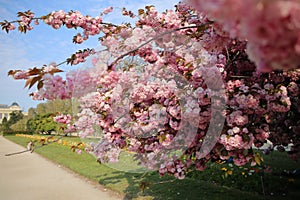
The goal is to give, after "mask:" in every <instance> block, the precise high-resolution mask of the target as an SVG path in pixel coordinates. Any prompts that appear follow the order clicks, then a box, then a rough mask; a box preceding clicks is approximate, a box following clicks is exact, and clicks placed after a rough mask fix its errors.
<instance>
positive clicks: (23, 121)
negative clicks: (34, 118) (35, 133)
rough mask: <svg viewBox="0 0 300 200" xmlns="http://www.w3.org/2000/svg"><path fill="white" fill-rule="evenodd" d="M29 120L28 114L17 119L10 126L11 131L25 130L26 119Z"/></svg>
mask: <svg viewBox="0 0 300 200" xmlns="http://www.w3.org/2000/svg"><path fill="white" fill-rule="evenodd" d="M28 120H29V117H28V116H24V117H23V118H22V119H21V120H19V121H17V122H16V123H15V124H12V125H11V126H10V128H11V129H12V130H13V131H16V132H17V131H20V132H23V131H27V121H28Z"/></svg>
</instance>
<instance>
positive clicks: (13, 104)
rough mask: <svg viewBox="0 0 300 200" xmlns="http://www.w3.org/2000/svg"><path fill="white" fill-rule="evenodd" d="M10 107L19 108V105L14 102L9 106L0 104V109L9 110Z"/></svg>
mask: <svg viewBox="0 0 300 200" xmlns="http://www.w3.org/2000/svg"><path fill="white" fill-rule="evenodd" d="M12 106H17V107H20V106H19V104H18V103H16V102H13V103H12V104H11V106H8V105H6V104H0V108H10V107H12Z"/></svg>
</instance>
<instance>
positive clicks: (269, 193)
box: [6, 136, 300, 200]
mask: <svg viewBox="0 0 300 200" xmlns="http://www.w3.org/2000/svg"><path fill="white" fill-rule="evenodd" d="M6 138H7V139H9V140H11V141H13V142H15V143H18V144H20V145H22V146H26V144H27V143H28V141H29V139H27V138H22V137H16V136H6ZM67 140H69V141H71V140H72V141H80V139H78V138H72V139H70V138H67ZM36 152H37V153H39V154H41V155H42V156H44V157H46V158H48V159H50V160H53V161H54V162H56V163H58V164H60V165H63V166H65V167H67V168H69V169H71V170H72V171H74V172H76V173H78V174H80V175H82V176H84V177H87V178H88V179H90V180H93V181H95V182H98V183H100V184H101V185H103V186H105V187H107V188H109V189H111V190H113V191H115V192H117V193H119V194H121V195H123V196H124V199H137V200H144V199H145V200H146V199H147V200H148V199H149V200H150V199H155V200H160V199H162V200H167V199H170V200H171V199H180V200H181V199H188V200H190V199H191V200H193V199H195V200H196V199H197V200H201V199H205V200H206V199H211V200H219V199H222V200H223V199H225V200H226V199H230V200H231V199H232V200H235V199H243V200H247V199H248V200H252V199H255V200H260V199H274V200H279V199H300V194H299V191H298V190H299V188H300V183H299V175H298V177H296V176H288V175H287V174H286V173H283V172H284V170H289V171H291V170H295V169H299V166H300V165H299V162H298V163H297V162H293V161H291V160H290V159H288V158H287V155H286V154H282V153H278V152H272V154H271V155H270V156H268V157H265V162H264V163H263V164H264V165H270V166H271V167H272V170H273V171H272V173H262V172H259V173H254V174H253V175H249V174H248V172H247V171H245V169H244V168H239V167H236V166H233V165H231V164H230V163H224V164H222V165H220V164H215V163H211V164H209V165H208V168H207V169H206V170H205V172H197V171H192V172H190V173H189V174H188V176H187V177H186V178H185V179H184V180H177V179H175V178H174V177H170V176H163V177H160V176H159V175H158V173H156V172H151V173H145V174H143V173H128V172H124V171H120V170H116V168H120V169H124V168H126V169H128V168H129V167H136V165H135V164H134V163H133V160H132V157H131V156H130V155H129V154H123V155H122V158H121V161H122V162H121V163H119V164H117V165H111V166H110V167H108V166H107V165H103V164H99V163H98V162H96V159H95V157H94V156H92V155H90V154H87V153H82V154H81V155H79V154H76V153H74V152H72V151H71V150H70V148H69V147H66V146H62V145H59V144H51V145H47V146H45V147H43V148H39V149H36ZM128 163H130V164H131V166H130V165H129V166H127V165H128ZM221 168H226V169H227V170H232V171H233V174H232V175H229V176H228V177H226V178H225V176H224V175H225V173H226V172H225V171H222V170H221ZM243 172H247V173H245V174H244V175H242V173H243ZM262 183H263V184H262ZM262 186H264V192H265V196H264V195H263V190H262Z"/></svg>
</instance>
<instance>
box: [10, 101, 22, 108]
mask: <svg viewBox="0 0 300 200" xmlns="http://www.w3.org/2000/svg"><path fill="white" fill-rule="evenodd" d="M11 106H18V107H20V106H19V104H18V103H17V102H13V103H12V104H11Z"/></svg>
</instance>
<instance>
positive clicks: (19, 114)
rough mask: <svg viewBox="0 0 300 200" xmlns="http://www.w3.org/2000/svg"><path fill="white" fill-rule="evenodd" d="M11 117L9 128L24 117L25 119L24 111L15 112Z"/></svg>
mask: <svg viewBox="0 0 300 200" xmlns="http://www.w3.org/2000/svg"><path fill="white" fill-rule="evenodd" d="M9 115H10V118H9V120H8V122H7V123H8V126H9V127H10V126H11V125H13V124H15V123H17V122H18V121H19V120H21V119H23V117H24V115H23V113H22V111H13V112H11V113H10V114H9Z"/></svg>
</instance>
